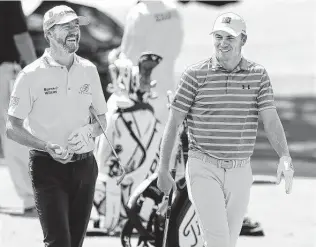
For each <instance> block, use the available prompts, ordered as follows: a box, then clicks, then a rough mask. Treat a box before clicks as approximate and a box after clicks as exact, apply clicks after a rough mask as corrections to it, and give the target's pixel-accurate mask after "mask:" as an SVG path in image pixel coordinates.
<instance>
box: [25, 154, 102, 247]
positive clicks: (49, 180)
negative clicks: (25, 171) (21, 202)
mask: <svg viewBox="0 0 316 247" xmlns="http://www.w3.org/2000/svg"><path fill="white" fill-rule="evenodd" d="M44 154H45V153H44ZM44 154H43V153H42V152H38V151H30V176H31V180H32V185H33V190H34V197H35V202H36V208H37V212H38V215H39V220H40V223H41V226H42V230H43V235H44V243H45V247H81V246H82V244H83V240H84V237H85V234H86V230H87V227H88V223H89V219H90V213H91V209H92V203H93V197H94V189H95V182H96V178H97V175H98V166H97V163H96V161H95V158H94V156H90V157H88V158H86V159H83V160H80V161H75V162H72V163H67V164H62V163H59V162H57V161H55V160H54V159H52V158H51V157H50V156H48V155H47V154H45V155H44Z"/></svg>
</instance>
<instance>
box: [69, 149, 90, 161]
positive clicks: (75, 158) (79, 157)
mask: <svg viewBox="0 0 316 247" xmlns="http://www.w3.org/2000/svg"><path fill="white" fill-rule="evenodd" d="M92 155H93V151H90V152H88V153H83V154H74V155H73V156H72V158H71V161H78V160H84V159H87V158H89V157H90V156H92Z"/></svg>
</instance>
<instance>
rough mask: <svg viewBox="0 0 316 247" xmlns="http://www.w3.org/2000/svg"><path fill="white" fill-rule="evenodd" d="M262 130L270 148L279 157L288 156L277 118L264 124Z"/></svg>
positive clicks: (282, 132) (284, 138)
mask: <svg viewBox="0 0 316 247" xmlns="http://www.w3.org/2000/svg"><path fill="white" fill-rule="evenodd" d="M264 129H265V132H266V134H267V137H268V139H269V141H270V143H271V146H272V147H273V149H274V150H275V151H276V152H277V154H278V155H279V157H282V156H290V152H289V148H288V145H287V140H286V136H285V132H284V129H283V126H282V123H281V120H280V118H279V116H278V115H276V117H275V119H273V120H271V121H269V122H268V123H266V124H264Z"/></svg>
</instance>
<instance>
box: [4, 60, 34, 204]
mask: <svg viewBox="0 0 316 247" xmlns="http://www.w3.org/2000/svg"><path fill="white" fill-rule="evenodd" d="M19 70H20V67H19V65H17V64H14V63H9V62H4V63H2V64H0V138H1V143H2V149H3V154H4V159H5V164H6V165H7V166H8V168H9V172H10V175H11V179H12V181H13V184H14V186H15V189H16V192H17V194H18V195H19V197H20V198H21V199H22V200H23V206H24V208H30V207H34V205H35V202H34V198H33V190H32V184H31V180H30V177H29V174H28V161H29V149H28V148H27V147H25V146H22V145H20V144H18V143H16V142H14V141H12V140H10V139H8V138H7V137H6V134H5V131H6V127H5V126H6V120H7V117H8V113H7V112H8V106H9V101H10V94H11V90H12V87H13V83H14V79H15V77H16V76H17V73H18V71H19ZM0 206H1V205H0Z"/></svg>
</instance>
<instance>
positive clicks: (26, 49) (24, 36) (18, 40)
mask: <svg viewBox="0 0 316 247" xmlns="http://www.w3.org/2000/svg"><path fill="white" fill-rule="evenodd" d="M14 41H15V45H16V47H17V49H18V51H19V54H20V55H21V57H22V60H23V61H24V62H25V63H26V64H30V63H31V62H33V61H35V60H36V53H35V48H34V45H33V41H32V39H31V36H30V35H29V33H28V32H25V33H21V34H17V35H14Z"/></svg>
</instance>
